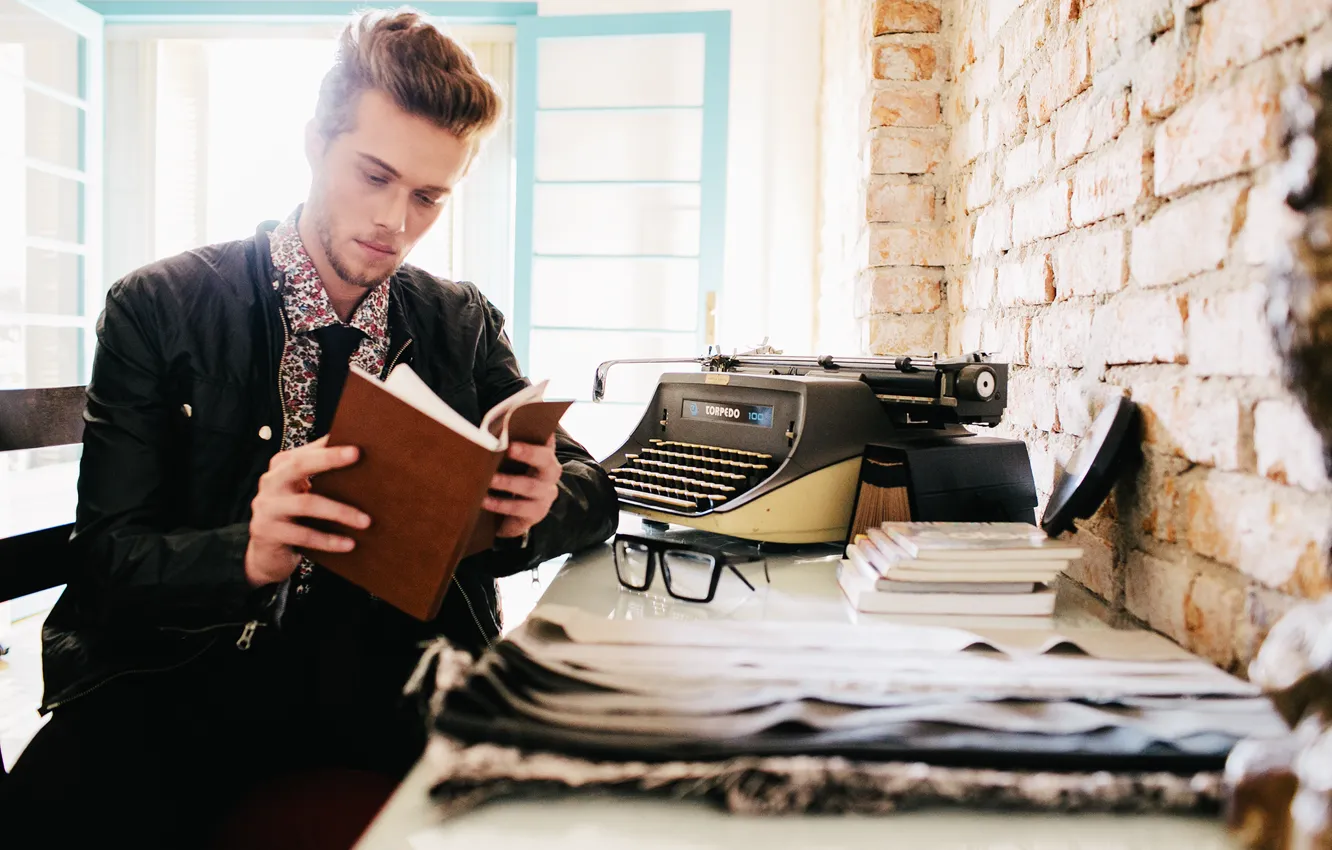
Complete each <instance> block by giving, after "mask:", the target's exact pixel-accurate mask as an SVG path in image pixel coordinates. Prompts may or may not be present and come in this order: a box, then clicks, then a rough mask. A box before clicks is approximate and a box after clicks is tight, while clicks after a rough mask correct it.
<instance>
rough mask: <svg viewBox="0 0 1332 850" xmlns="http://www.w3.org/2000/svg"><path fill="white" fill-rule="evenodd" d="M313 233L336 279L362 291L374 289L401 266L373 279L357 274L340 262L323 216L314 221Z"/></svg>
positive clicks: (331, 231) (329, 228)
mask: <svg viewBox="0 0 1332 850" xmlns="http://www.w3.org/2000/svg"><path fill="white" fill-rule="evenodd" d="M315 232H316V233H318V234H319V246H320V247H321V248H323V249H324V256H325V257H327V258H328V264H329V265H330V266H332V267H333V271H334V272H336V273H337V275H338V277H340V278H342V280H343V281H344V282H345V283H347V284H348V285H350V286H359V287H361V288H363V289H374V288H375V287H376V286H379V284H381V283H383V282H384V281H385V280H387V279H388V278H389V277H390V276H392V275H393V273H394V272H396V271H397V270H398V266H400V265H402V264H401V263H398V264H397V265H395V266H394V267H393V268H391V269H389V270H388V271H387V272H385V273H383V274H379V275H375V276H373V277H370V276H367V275H365V274H357V273H356V272H353V271H352V270H351V269H350V268H348V266H347V264H346V263H344V262H343V261H342V258H341V257H340V256H338V253H337V251H336V250H334V247H333V228H332V227H331V226H330V225H329V223H328V219H327V218H326V217H325V216H323V215H320V216H318V217H317V218H316V219H315Z"/></svg>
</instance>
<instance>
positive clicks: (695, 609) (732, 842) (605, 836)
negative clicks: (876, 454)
mask: <svg viewBox="0 0 1332 850" xmlns="http://www.w3.org/2000/svg"><path fill="white" fill-rule="evenodd" d="M634 525H636V520H633V519H627V520H626V522H625V524H624V526H622V528H623V530H626V531H628V530H633V526H634ZM837 555H838V549H837V548H836V547H831V546H829V547H817V548H812V549H806V550H802V551H801V552H800V553H798V554H786V555H774V556H771V557H769V559H768V569H769V574H770V576H771V578H772V583H771V584H770V585H769V584H766V583H765V582H764V580H763V569H762V567H761V566H759V565H750V566H744V567H742V568H741V569H742V570H743V571H744V573H745V575H746V576H747V577H748V578H749V579H750V581H751V582H753V583H754V586H755V587H756V588H757V592H752V593H751V592H750V591H749V590H748V589H747V588H745V587H744V585H743V584H742V583H741V582H740V581H738V580H737V579H736V578H735V577H734V576H724V577H723V578H722V581H721V585H720V586H719V587H718V591H717V598H716V599H715V600H714V601H713V602H712V603H710V604H707V605H698V604H691V603H684V602H677V601H675V600H673V599H671V598H670V597H668V596H666V594H665V591H664V589H662V588H661V587H660V586H659V584H660V578H658V579H657V583H656V584H654V586H653V587H652V588H650V589H649V590H648V591H646V592H643V593H634V592H631V591H626V590H621V589H620V587H619V583H618V582H617V580H616V578H615V569H614V566H613V564H612V562H611V558H610V550H609V547H608V546H606V547H602V548H600V549H597V550H593V551H591V552H585V553H582V554H580V555H578V556H575V557H573V558H570V559H569V560H568V561H567V562H566V563H565V564H564V565H563V566H562V567H561V568H560V570H559V572H558V574H557V575H556V576H555V578H554V579H553V580H552V581H551V583H550V586H549V587H548V588H547V589H546V592H545V593H544V594H543V595H542V597H541V602H542V603H559V604H565V605H576V606H579V607H581V608H583V609H584V610H586V611H589V612H592V613H594V614H597V615H598V616H605V617H615V618H632V619H639V618H646V617H668V618H674V619H708V618H732V619H766V620H781V621H790V622H792V623H797V622H800V621H811V620H814V621H818V620H822V621H829V620H832V621H838V622H846V621H848V620H850V621H855V622H860V621H873V622H886V621H891V622H919V623H934V624H939V623H943V624H949V625H959V623H958V621H957V620H956V619H955V618H939V617H896V616H895V617H884V616H876V615H866V614H860V613H858V612H856V611H854V610H853V609H852V608H851V607H850V605H849V604H848V603H847V602H846V599H845V597H844V596H843V595H842V593H841V591H840V590H839V589H838V587H837V584H836V580H835V577H834V570H835V566H836V561H837ZM1004 620H1005V618H988V623H982V622H981V620H979V619H978V618H970V619H968V620H966V621H965V623H964V625H972V626H980V625H985V624H992V625H998V626H1002V625H1003V624H1004ZM1111 621H1112V618H1111V617H1109V615H1108V614H1107V612H1106V611H1105V610H1104V608H1103V607H1101V606H1099V605H1097V604H1096V603H1095V602H1094V601H1093V600H1092V599H1091V598H1090V597H1088V596H1086V595H1085V594H1084V593H1083V592H1081V591H1079V590H1078V589H1077V588H1075V587H1073V586H1066V587H1061V588H1060V595H1059V602H1058V605H1057V612H1056V624H1057V625H1063V626H1079V627H1090V626H1099V627H1104V628H1110V627H1111V625H1110V624H1111ZM429 784H430V779H429V776H428V774H427V772H426V771H425V770H424V769H422V768H421V767H420V766H418V767H417V768H416V769H414V770H413V771H412V772H411V773H410V774H409V775H408V776H407V778H406V779H405V780H404V781H403V784H402V785H401V786H400V787H399V788H398V790H397V791H396V792H395V793H394V795H393V797H392V798H391V799H390V800H389V802H388V804H387V805H386V806H385V808H384V810H383V811H382V812H380V814H379V816H378V817H377V818H376V819H375V821H374V822H373V823H372V824H371V825H370V829H369V830H368V831H367V832H366V834H365V835H364V836H363V837H362V839H361V841H360V843H358V844H357V850H390V848H392V850H405V848H411V850H464V849H465V850H474V848H505V850H525V848H533V850H595V848H602V847H605V848H622V847H634V848H652V850H704V848H707V850H711V849H712V848H717V850H721V848H734V847H763V848H765V850H778V848H800V849H801V850H815V848H833V847H838V848H861V847H864V848H875V850H882V848H884V847H887V846H891V847H912V848H915V847H920V848H938V850H961V848H978V847H994V848H1000V847H1002V848H1011V849H1012V850H1016V848H1071V847H1078V848H1097V850H1111V849H1112V848H1115V850H1118V848H1134V849H1135V850H1150V849H1151V848H1161V850H1167V848H1168V850H1194V848H1198V850H1202V849H1203V848H1229V847H1232V846H1234V845H1232V844H1231V843H1230V842H1229V840H1228V839H1227V837H1226V835H1225V832H1224V830H1223V828H1222V826H1221V824H1220V823H1219V821H1217V820H1214V819H1208V818H1196V817H1183V816H1167V815H1150V816H1144V815H1136V816H1133V815H1091V814H1088V815H1069V814H1029V813H994V812H978V811H967V810H958V809H939V810H934V811H923V812H913V813H903V814H895V815H888V816H880V817H860V816H827V815H824V816H791V817H741V816H735V815H729V814H726V813H725V812H722V811H720V810H718V809H715V808H713V807H710V806H708V805H706V804H702V803H681V802H672V801H666V800H655V799H648V798H632V797H631V798H625V797H623V796H618V797H614V798H611V797H608V796H601V795H598V794H592V793H588V794H583V795H569V796H564V797H560V798H557V799H552V800H545V801H520V800H508V801H499V802H494V803H489V804H486V805H483V806H482V807H480V808H478V809H476V810H474V811H472V812H468V813H466V814H463V815H460V816H457V817H455V818H452V819H451V820H449V821H448V822H447V823H442V822H441V819H440V816H439V814H438V813H437V811H436V810H435V808H434V807H433V806H432V805H431V803H430V801H429V799H428V797H427V792H428V790H429Z"/></svg>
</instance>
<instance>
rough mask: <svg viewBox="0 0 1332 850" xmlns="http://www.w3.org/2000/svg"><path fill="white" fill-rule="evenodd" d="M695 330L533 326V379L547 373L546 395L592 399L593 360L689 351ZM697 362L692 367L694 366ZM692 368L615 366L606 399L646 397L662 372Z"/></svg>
mask: <svg viewBox="0 0 1332 850" xmlns="http://www.w3.org/2000/svg"><path fill="white" fill-rule="evenodd" d="M695 340H696V336H695V335H694V334H693V333H643V332H632V331H549V330H540V329H533V331H532V347H531V361H532V367H531V369H529V370H528V371H529V373H530V375H531V376H532V379H533V380H542V379H547V378H548V379H550V387H549V388H548V389H547V391H546V395H547V397H549V398H572V399H576V400H580V401H582V400H587V401H590V400H591V399H592V379H593V377H594V376H595V375H596V371H597V364H599V363H601V362H603V361H605V360H616V359H620V358H633V357H693V356H696V355H698V354H699V353H700V352H698V351H696V350H695ZM694 368H696V367H694ZM680 370H685V371H691V367H690V366H689V365H688V364H683V365H680V366H672V365H670V364H666V365H659V364H644V365H628V366H616V367H615V368H614V369H613V370H612V372H611V376H610V381H609V384H608V386H609V390H608V391H607V393H606V398H605V400H606V401H611V402H620V401H631V402H641V401H647V400H648V399H650V398H651V397H652V391H653V390H654V389H656V386H657V377H658V376H659V375H660V374H661V373H662V372H669V371H680Z"/></svg>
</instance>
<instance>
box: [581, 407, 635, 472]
mask: <svg viewBox="0 0 1332 850" xmlns="http://www.w3.org/2000/svg"><path fill="white" fill-rule="evenodd" d="M646 409H647V408H646V406H645V405H642V404H593V403H592V402H590V401H578V402H574V405H573V407H570V408H569V410H568V412H567V413H565V414H564V418H563V419H561V420H560V424H561V425H563V426H564V430H566V431H568V432H569V434H570V436H572V437H573V438H574V439H575V440H577V441H578V442H580V443H582V444H583V448H585V449H587V452H588V454H590V455H592V457H594V458H596V459H597V460H598V461H602V460H605V459H606V458H608V457H610V456H611V455H612V454H614V453H615V452H616V450H618V449H619V448H620V446H622V445H624V441H625V440H627V439H629V435H630V434H632V433H633V432H634V428H635V427H637V426H638V421H639V420H640V419H642V418H643V413H644V411H645V410H646Z"/></svg>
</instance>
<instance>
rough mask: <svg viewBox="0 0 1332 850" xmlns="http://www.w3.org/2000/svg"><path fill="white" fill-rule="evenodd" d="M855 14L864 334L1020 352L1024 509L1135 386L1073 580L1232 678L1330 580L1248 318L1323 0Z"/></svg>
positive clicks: (1309, 442)
mask: <svg viewBox="0 0 1332 850" xmlns="http://www.w3.org/2000/svg"><path fill="white" fill-rule="evenodd" d="M865 5H872V7H873V9H874V13H873V16H872V18H873V22H872V31H871V32H869V33H866V40H867V41H868V42H869V44H870V49H871V51H872V53H873V56H874V60H873V63H872V73H873V81H872V84H871V87H872V89H873V103H874V104H875V108H873V109H872V110H871V112H870V114H869V116H868V118H869V124H870V127H869V128H868V129H867V130H866V134H867V138H868V144H869V146H870V148H871V149H872V150H873V155H872V156H871V157H870V161H871V163H872V173H871V174H870V175H869V176H868V177H867V185H868V191H867V193H866V197H867V204H866V218H865V222H866V227H867V229H868V233H869V240H868V241H869V246H870V247H869V251H868V255H867V256H866V257H865V262H864V264H863V268H864V270H863V272H862V273H861V274H860V278H859V284H858V289H857V291H856V293H855V295H854V302H853V303H854V311H855V315H856V316H857V317H858V321H859V324H860V332H861V340H862V349H863V350H872V351H876V352H883V351H897V350H919V349H930V348H947V349H948V350H951V351H954V352H956V351H961V350H970V349H983V350H987V351H992V352H995V353H996V354H998V355H999V356H1000V357H1002V358H1003V359H1006V360H1008V361H1009V362H1011V363H1013V364H1014V368H1013V370H1012V377H1011V385H1010V386H1011V390H1012V392H1011V401H1010V405H1009V408H1008V412H1007V415H1006V417H1005V421H1004V424H1003V425H1002V427H1001V428H1000V429H999V431H1000V433H1002V434H1005V435H1008V436H1013V437H1018V438H1021V439H1023V440H1025V441H1026V442H1027V445H1028V446H1029V448H1030V452H1031V456H1032V464H1033V468H1034V471H1035V475H1036V482H1037V487H1038V489H1039V490H1040V491H1041V503H1042V508H1043V506H1044V502H1045V499H1046V497H1047V495H1048V493H1049V490H1050V487H1051V484H1052V482H1053V480H1054V476H1055V474H1056V470H1057V469H1058V468H1060V466H1061V464H1062V463H1063V462H1064V461H1065V460H1066V459H1067V457H1068V455H1069V454H1070V453H1071V452H1072V450H1073V449H1074V448H1075V447H1076V446H1077V444H1078V441H1079V438H1080V437H1081V436H1082V435H1083V434H1084V433H1085V431H1086V429H1087V427H1088V425H1089V422H1090V420H1091V417H1093V416H1094V415H1095V413H1096V412H1097V411H1098V410H1099V409H1100V408H1101V406H1102V405H1103V404H1104V403H1105V400H1106V399H1107V398H1109V397H1111V396H1113V395H1116V394H1128V395H1130V396H1131V397H1132V398H1133V399H1134V400H1135V401H1136V402H1138V403H1139V404H1140V405H1141V407H1142V409H1143V412H1144V414H1145V424H1146V427H1145V444H1144V453H1143V454H1144V461H1143V464H1142V467H1141V469H1140V470H1139V472H1138V474H1137V480H1136V482H1134V484H1133V485H1132V486H1128V487H1124V488H1121V489H1120V490H1119V491H1117V492H1116V494H1115V496H1114V497H1112V499H1111V500H1110V501H1109V502H1107V504H1106V505H1105V506H1104V508H1103V509H1102V511H1101V512H1100V513H1099V514H1098V515H1097V516H1096V517H1094V518H1092V519H1091V520H1090V521H1088V522H1086V523H1085V524H1084V525H1083V527H1082V528H1081V529H1080V531H1079V533H1078V538H1079V540H1080V542H1081V543H1082V544H1083V545H1084V546H1085V548H1086V550H1087V553H1088V557H1087V558H1086V559H1085V560H1084V562H1083V563H1082V564H1081V565H1080V566H1079V567H1078V569H1077V571H1076V573H1075V576H1074V577H1075V578H1076V579H1078V580H1079V581H1081V582H1082V583H1084V584H1085V585H1086V586H1087V587H1088V588H1089V589H1091V590H1092V591H1093V592H1095V593H1097V594H1099V595H1101V596H1102V597H1104V598H1106V599H1107V600H1109V601H1110V602H1112V603H1114V604H1117V605H1122V606H1124V607H1125V608H1127V610H1128V611H1129V612H1131V613H1132V614H1134V615H1136V616H1138V617H1140V618H1142V619H1143V620H1144V621H1146V622H1147V623H1148V624H1150V625H1151V626H1152V627H1154V628H1156V629H1159V630H1160V631H1162V632H1164V633H1165V634H1167V635H1169V636H1171V637H1173V638H1175V639H1176V640H1178V641H1179V642H1181V643H1182V644H1184V645H1185V646H1188V647H1190V648H1191V649H1193V650H1195V651H1197V652H1199V653H1201V654H1204V655H1206V656H1207V657H1210V658H1212V659H1213V660H1215V661H1216V662H1217V663H1219V664H1221V665H1222V666H1226V667H1230V668H1233V669H1242V667H1243V666H1244V665H1245V664H1246V663H1247V661H1248V659H1249V658H1250V657H1251V656H1252V654H1253V652H1254V651H1255V649H1256V645H1257V643H1258V641H1260V640H1261V638H1262V636H1263V635H1264V634H1265V632H1266V629H1267V627H1268V626H1269V625H1270V624H1271V622H1272V621H1273V620H1274V619H1275V617H1277V616H1279V615H1280V614H1281V613H1282V612H1284V610H1285V609H1286V608H1287V607H1288V606H1289V604H1290V603H1291V601H1292V599H1294V598H1296V597H1307V596H1317V595H1320V594H1322V593H1324V592H1327V591H1328V590H1329V589H1332V574H1330V572H1329V559H1328V551H1329V544H1330V542H1332V540H1330V538H1332V534H1330V531H1332V491H1330V490H1329V484H1328V480H1327V478H1326V477H1325V476H1324V474H1323V471H1322V455H1321V451H1320V447H1319V444H1318V442H1317V440H1316V437H1315V436H1314V434H1313V432H1312V429H1311V428H1310V426H1309V425H1308V422H1307V421H1306V420H1305V418H1304V416H1303V414H1302V413H1301V412H1300V409H1299V407H1298V406H1297V405H1296V404H1295V403H1294V402H1293V401H1292V400H1291V398H1290V397H1289V396H1288V395H1287V394H1286V393H1285V392H1284V390H1283V389H1282V386H1281V383H1280V380H1279V377H1278V374H1277V371H1278V367H1279V364H1278V362H1277V359H1276V357H1275V355H1274V353H1273V349H1272V347H1271V344H1270V342H1269V339H1268V333H1267V330H1266V326H1265V319H1264V301H1265V280H1266V277H1267V275H1268V274H1269V271H1270V268H1271V264H1272V263H1273V262H1274V258H1275V255H1276V249H1277V246H1278V245H1279V244H1280V241H1281V240H1282V239H1283V238H1284V235H1283V234H1284V232H1285V228H1286V227H1288V219H1287V218H1286V217H1285V216H1284V215H1283V212H1284V210H1283V207H1282V203H1281V198H1280V197H1279V196H1278V194H1277V193H1276V192H1275V191H1274V190H1273V188H1272V186H1273V180H1272V178H1273V175H1274V173H1275V171H1276V168H1277V165H1276V162H1277V160H1278V159H1279V157H1280V153H1281V152H1280V142H1281V138H1280V136H1281V126H1280V125H1281V116H1280V92H1281V90H1282V89H1283V88H1284V87H1285V86H1287V85H1288V84H1290V83H1292V82H1294V81H1298V80H1302V79H1304V78H1305V76H1306V75H1309V74H1311V73H1313V72H1316V71H1318V70H1321V69H1322V68H1323V67H1325V66H1327V65H1328V64H1329V63H1332V23H1328V20H1329V12H1330V11H1332V0H1211V1H1210V2H1207V0H877V2H873V3H871V2H870V0H866V3H865ZM837 61H838V60H837V58H836V57H833V56H827V55H826V54H825V65H835V64H836V63H837ZM936 95H939V96H940V101H939V108H938V110H937V111H936V108H935V102H934V97H935V96H936ZM825 247H826V245H825ZM936 341H938V342H939V343H940V344H938V345H935V344H932V343H935V342H936ZM823 347H825V348H826V347H828V346H827V345H825V346H823Z"/></svg>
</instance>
